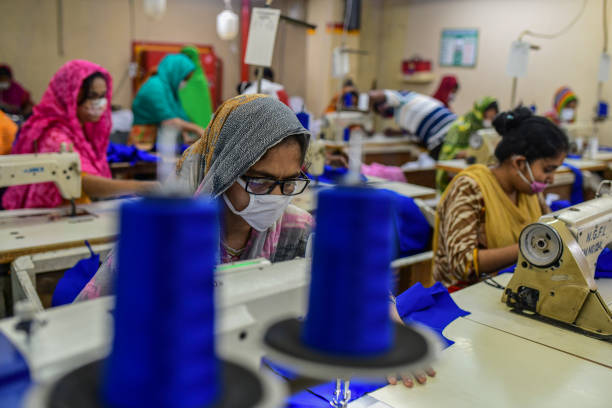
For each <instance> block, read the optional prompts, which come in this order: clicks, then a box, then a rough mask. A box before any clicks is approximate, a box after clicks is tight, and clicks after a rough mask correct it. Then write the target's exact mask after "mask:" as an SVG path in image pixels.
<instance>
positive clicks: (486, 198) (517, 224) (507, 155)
mask: <svg viewBox="0 0 612 408" xmlns="http://www.w3.org/2000/svg"><path fill="white" fill-rule="evenodd" d="M493 125H494V126H495V129H496V130H497V132H498V133H499V134H500V135H502V140H501V142H500V143H499V144H498V145H497V148H496V149H495V156H496V157H497V159H498V161H499V164H498V165H497V166H495V167H491V168H488V167H486V166H484V165H481V164H477V165H474V166H471V167H468V168H467V169H466V170H464V171H462V172H461V173H459V174H458V175H457V176H456V177H455V178H454V179H453V180H452V181H451V183H450V184H449V186H448V188H447V189H446V192H445V194H444V195H443V196H442V200H441V201H440V204H439V205H438V210H437V213H436V226H435V230H434V242H433V250H434V266H433V274H434V278H435V279H436V280H438V281H441V282H442V283H444V284H445V285H446V286H447V287H448V288H449V290H457V289H460V288H462V287H465V286H467V285H469V284H472V283H475V282H478V281H479V280H482V279H484V278H485V277H487V276H488V275H490V274H492V273H495V272H497V271H499V270H501V269H503V268H505V267H507V266H510V265H512V264H513V263H515V262H516V259H517V257H518V244H517V243H518V238H519V235H520V233H521V230H522V229H523V228H524V227H525V226H526V225H527V224H529V223H532V222H535V221H537V220H538V218H539V217H540V216H541V215H542V213H543V212H547V211H548V209H547V208H546V205H545V204H543V203H542V200H541V199H539V197H538V196H539V195H540V193H541V192H542V191H543V190H544V188H545V187H546V186H547V185H548V184H550V183H552V182H553V180H554V173H555V171H556V169H557V167H559V166H560V165H561V164H562V163H563V160H564V159H565V156H566V154H567V151H568V147H569V144H568V140H567V137H566V136H565V134H564V133H563V132H562V131H561V130H560V129H559V128H558V127H557V126H556V125H555V124H553V123H552V122H551V121H549V120H548V119H546V118H543V117H538V116H533V115H532V113H531V111H530V110H529V109H527V108H523V107H520V108H517V109H516V110H514V111H511V112H504V113H501V114H500V115H498V116H497V117H496V118H495V120H494V122H493Z"/></svg>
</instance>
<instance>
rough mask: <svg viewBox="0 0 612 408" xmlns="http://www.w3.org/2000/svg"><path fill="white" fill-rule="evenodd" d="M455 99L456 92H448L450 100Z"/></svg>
mask: <svg viewBox="0 0 612 408" xmlns="http://www.w3.org/2000/svg"><path fill="white" fill-rule="evenodd" d="M454 100H455V94H454V93H450V94H448V101H449V102H453V101H454Z"/></svg>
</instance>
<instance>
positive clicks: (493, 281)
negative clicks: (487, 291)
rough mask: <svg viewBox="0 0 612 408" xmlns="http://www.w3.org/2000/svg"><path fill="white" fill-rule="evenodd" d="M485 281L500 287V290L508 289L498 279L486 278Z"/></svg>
mask: <svg viewBox="0 0 612 408" xmlns="http://www.w3.org/2000/svg"><path fill="white" fill-rule="evenodd" d="M483 282H484V283H486V284H487V285H489V286H491V287H493V288H495V289H500V290H504V289H506V287H505V286H503V285H501V284H500V283H499V282H498V281H496V280H495V279H493V278H489V279H485V280H484V281H483Z"/></svg>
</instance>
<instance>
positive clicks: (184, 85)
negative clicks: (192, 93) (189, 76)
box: [178, 79, 187, 90]
mask: <svg viewBox="0 0 612 408" xmlns="http://www.w3.org/2000/svg"><path fill="white" fill-rule="evenodd" d="M186 86H187V81H186V80H184V79H183V80H182V81H181V83H180V84H179V87H178V89H179V90H180V89H183V88H184V87H186Z"/></svg>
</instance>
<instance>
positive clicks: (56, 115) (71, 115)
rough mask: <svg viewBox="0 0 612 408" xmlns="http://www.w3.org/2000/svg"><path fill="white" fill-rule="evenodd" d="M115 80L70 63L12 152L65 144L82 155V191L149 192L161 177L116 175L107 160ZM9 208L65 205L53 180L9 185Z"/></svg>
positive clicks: (105, 194) (98, 193)
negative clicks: (152, 179)
mask: <svg viewBox="0 0 612 408" xmlns="http://www.w3.org/2000/svg"><path fill="white" fill-rule="evenodd" d="M111 86H112V80H111V77H110V75H109V74H108V72H107V71H106V70H105V69H104V68H102V67H101V66H99V65H96V64H94V63H91V62H89V61H82V60H74V61H70V62H67V63H66V64H64V66H62V67H61V68H60V69H59V70H58V71H57V72H56V73H55V75H54V76H53V78H52V79H51V82H50V83H49V86H48V88H47V90H46V91H45V93H44V95H43V97H42V100H41V102H40V103H39V104H38V105H36V107H35V108H34V113H33V114H32V116H31V117H30V118H29V119H28V120H27V121H26V122H25V124H24V125H23V127H22V128H21V131H20V133H19V137H18V139H17V141H16V142H15V144H14V146H13V149H12V151H11V153H13V154H24V153H53V152H59V151H60V147H61V144H62V143H66V145H67V146H70V145H72V148H73V149H74V151H75V152H77V153H78V154H79V156H80V160H81V170H82V191H83V195H82V197H81V199H79V200H78V202H79V203H87V202H89V201H90V197H95V198H106V197H111V196H118V195H123V194H130V193H144V192H147V191H149V190H151V189H154V188H156V187H157V183H156V182H144V181H133V180H112V179H111V178H110V177H111V173H110V169H109V167H108V163H107V160H106V149H107V147H108V142H109V136H110V129H111V120H110V103H109V101H110V99H111ZM2 203H3V206H4V208H5V209H16V208H50V207H57V206H59V205H62V204H65V202H64V200H63V198H62V197H61V195H60V193H59V191H58V190H57V187H56V186H55V184H54V183H39V184H30V185H25V186H14V187H9V188H8V189H7V191H6V192H5V194H4V196H3V197H2Z"/></svg>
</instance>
